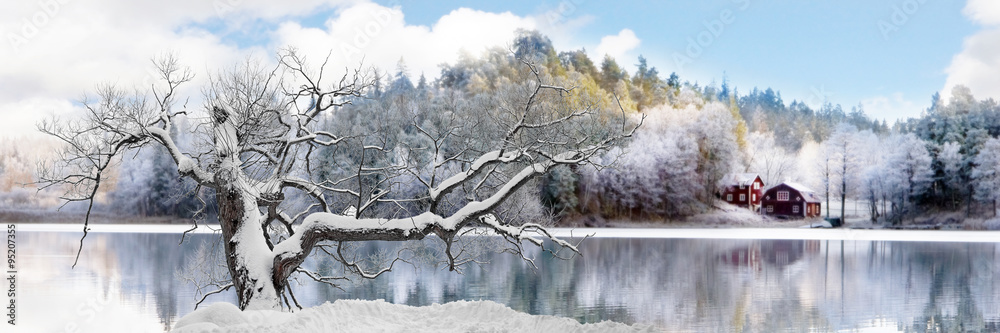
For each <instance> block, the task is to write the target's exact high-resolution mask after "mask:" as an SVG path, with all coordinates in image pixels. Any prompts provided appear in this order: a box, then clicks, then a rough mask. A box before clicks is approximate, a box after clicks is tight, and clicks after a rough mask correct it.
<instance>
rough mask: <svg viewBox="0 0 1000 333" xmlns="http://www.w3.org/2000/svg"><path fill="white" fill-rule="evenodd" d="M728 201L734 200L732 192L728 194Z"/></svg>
mask: <svg viewBox="0 0 1000 333" xmlns="http://www.w3.org/2000/svg"><path fill="white" fill-rule="evenodd" d="M726 201H729V202H732V201H733V195H732V194H726Z"/></svg>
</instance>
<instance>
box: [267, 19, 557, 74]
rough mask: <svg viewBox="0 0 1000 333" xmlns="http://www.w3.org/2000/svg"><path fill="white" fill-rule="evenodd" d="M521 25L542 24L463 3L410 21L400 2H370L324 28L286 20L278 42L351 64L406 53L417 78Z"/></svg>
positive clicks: (387, 64) (388, 60)
mask: <svg viewBox="0 0 1000 333" xmlns="http://www.w3.org/2000/svg"><path fill="white" fill-rule="evenodd" d="M519 28H522V29H537V28H538V22H537V19H536V18H534V17H519V16H517V15H514V14H511V13H509V12H505V13H487V12H483V11H477V10H472V9H468V8H460V9H456V10H454V11H452V12H451V13H448V14H447V15H445V16H443V17H441V18H440V19H439V20H438V21H437V22H435V23H434V24H433V25H432V26H423V25H408V24H406V21H405V18H404V16H403V13H402V11H401V10H400V8H398V7H396V8H387V7H383V6H380V5H377V4H371V3H365V4H357V5H355V6H352V7H350V8H346V9H344V10H343V11H341V12H339V13H337V16H336V17H332V18H330V19H329V20H328V21H327V22H326V23H325V25H324V28H323V29H317V28H308V27H303V26H301V25H300V24H298V23H297V22H286V23H284V24H282V25H281V27H280V28H279V29H278V31H277V33H276V37H275V40H274V44H275V46H280V45H289V46H293V47H296V48H298V49H300V50H302V51H303V52H305V53H306V54H307V55H310V57H312V58H320V59H322V57H325V56H326V55H327V53H329V54H330V62H331V63H336V64H346V65H348V66H357V64H358V63H359V62H360V61H362V60H364V62H365V64H366V65H374V66H377V67H380V68H383V69H386V70H395V66H396V63H397V61H398V60H399V59H400V58H403V59H404V60H405V62H406V64H407V67H408V69H409V74H410V76H411V78H412V79H414V80H415V79H416V77H419V75H420V74H421V73H423V74H425V75H426V76H427V77H428V78H434V77H436V76H437V75H438V73H439V72H440V68H439V67H438V66H439V65H440V64H442V63H446V62H447V63H454V62H455V61H457V60H458V59H459V56H460V54H462V53H463V52H466V53H468V54H471V55H474V56H478V55H479V54H481V53H482V52H483V51H485V50H486V49H488V48H490V47H506V46H508V45H509V44H510V42H511V40H513V38H514V33H515V31H516V30H517V29H519ZM340 70H343V68H341V69H340Z"/></svg>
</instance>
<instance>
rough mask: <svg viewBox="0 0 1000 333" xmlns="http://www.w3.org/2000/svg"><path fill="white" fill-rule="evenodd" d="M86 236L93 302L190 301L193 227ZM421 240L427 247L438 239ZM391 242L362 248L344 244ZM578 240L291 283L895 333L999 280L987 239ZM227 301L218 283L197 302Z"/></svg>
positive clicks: (632, 315)
mask: <svg viewBox="0 0 1000 333" xmlns="http://www.w3.org/2000/svg"><path fill="white" fill-rule="evenodd" d="M94 236H95V237H94V238H93V239H90V238H88V242H91V243H89V244H92V246H91V245H88V247H87V248H86V251H87V253H85V255H84V256H82V257H81V260H84V261H81V266H80V267H78V268H77V270H82V271H74V273H73V274H79V273H80V272H87V271H89V270H93V271H94V273H93V274H95V275H96V279H97V280H96V282H97V284H98V285H100V286H101V287H99V288H100V289H99V290H100V292H102V293H103V295H104V296H103V297H105V298H107V297H108V295H111V294H117V293H118V292H117V291H116V290H114V289H117V288H120V289H121V293H120V294H121V295H123V297H124V298H126V299H123V300H120V301H121V302H123V303H125V304H135V305H136V306H148V307H149V308H150V310H151V311H155V313H156V314H157V315H158V316H159V317H160V319H161V321H162V322H163V323H164V327H165V328H166V327H169V324H167V323H172V322H173V321H175V320H176V319H177V317H178V316H182V315H184V314H186V313H187V312H189V311H191V309H192V306H193V303H194V302H195V301H196V298H195V295H194V292H193V290H192V289H191V286H190V285H187V284H185V283H184V282H181V281H180V280H178V279H176V278H175V274H174V271H175V270H177V269H179V268H181V267H183V264H184V262H185V260H187V259H188V258H189V257H190V256H191V255H193V254H194V253H195V252H196V251H197V249H198V247H200V246H201V245H203V244H209V243H210V242H213V241H214V240H216V239H217V237H215V236H213V235H194V237H192V238H190V239H189V240H188V241H185V243H184V244H183V245H181V246H180V247H178V245H177V241H178V236H177V235H172V234H130V235H122V236H118V234H100V233H98V234H95V235H94ZM32 237H34V238H33V239H32V240H31V241H32V242H35V243H44V244H56V245H54V246H55V247H58V246H63V245H64V244H65V246H63V247H65V249H61V248H54V249H53V251H56V250H58V251H63V252H67V253H71V252H73V251H74V248H73V245H74V244H76V243H75V241H76V239H75V235H73V234H59V233H44V234H40V235H38V236H32ZM424 242H427V244H424V245H426V247H428V249H429V250H428V251H431V252H432V251H433V247H434V246H435V245H433V243H434V242H440V241H439V240H437V239H433V238H431V239H427V240H425V241H424ZM395 246H399V245H398V244H386V243H364V244H360V245H358V248H357V252H358V253H360V254H362V255H364V254H373V253H377V252H378V251H380V250H381V251H384V250H387V249H388V250H393V249H395ZM408 246H410V247H411V248H416V247H415V246H413V244H410V245H408ZM580 249H581V251H582V252H583V255H584V256H583V257H582V258H576V259H573V260H569V261H562V260H558V259H554V258H552V257H551V256H549V255H547V254H544V253H542V252H541V251H537V250H534V251H533V252H529V253H528V255H530V256H535V257H537V259H536V263H537V266H538V269H537V271H535V270H533V269H532V268H531V266H530V265H529V264H526V263H525V262H524V261H522V260H520V259H518V258H514V257H512V256H508V255H491V256H486V257H485V259H486V260H489V261H490V264H489V265H484V266H483V267H479V266H470V267H468V269H466V270H465V271H464V272H463V274H462V275H459V274H454V273H452V272H448V271H446V270H443V267H442V266H437V267H435V265H433V263H434V260H433V259H432V258H424V257H418V258H415V260H414V262H415V263H416V264H417V267H414V266H410V265H400V266H397V267H396V268H395V269H394V270H393V272H392V273H390V274H388V275H385V276H383V277H380V278H379V279H376V280H373V281H368V280H365V281H360V282H357V283H354V282H346V283H343V284H342V285H341V287H342V288H343V289H344V290H338V289H333V288H330V287H327V286H325V285H321V284H316V283H306V284H304V285H298V284H294V283H293V284H292V286H293V288H294V292H295V295H296V297H297V298H298V300H299V302H300V303H301V304H302V305H303V306H313V305H318V304H321V303H323V302H326V301H333V300H336V299H344V298H350V299H354V298H359V299H385V300H386V301H389V302H394V303H403V304H411V305H429V304H433V303H445V302H450V301H454V300H480V299H482V300H493V301H496V302H499V303H502V304H506V305H508V306H509V307H511V308H513V309H516V310H518V311H524V312H529V313H533V314H547V315H557V316H564V317H571V318H575V319H577V320H580V321H583V322H597V321H601V320H608V319H611V320H615V321H620V322H626V323H646V324H653V325H656V326H658V327H661V328H664V329H668V330H681V331H734V329H733V328H736V329H735V331H743V332H770V331H831V330H848V331H850V330H855V329H860V328H864V327H866V326H873V325H875V326H877V325H890V326H892V327H896V325H899V327H898V328H899V329H903V330H905V331H909V332H924V331H942V332H948V331H959V332H994V331H998V330H1000V315H998V314H1000V285H998V282H996V281H995V279H994V277H997V276H1000V265H998V262H997V257H996V253H997V251H998V247H997V244H993V243H987V244H975V243H968V244H965V243H958V244H949V243H915V242H867V241H857V242H853V241H845V242H841V241H801V240H782V241H766V240H760V241H757V240H688V239H608V238H593V239H588V240H587V241H586V242H584V243H583V245H582V246H581V248H580ZM741 253H742V254H741ZM841 253H843V254H842V255H841ZM740 258H743V259H742V260H741V259H740ZM305 266H306V267H310V268H314V269H316V270H317V271H319V272H328V273H336V272H331V270H336V269H342V268H341V267H340V266H339V265H336V264H334V263H333V262H332V261H329V259H327V260H326V261H324V260H323V259H318V260H317V259H310V260H309V261H307V262H306V264H305ZM65 269H68V266H67V267H66V268H65ZM88 274H90V273H88ZM118 284H120V287H119V286H118ZM234 299H235V297H234V295H232V293H231V292H230V293H227V294H223V295H216V296H213V297H212V298H210V300H209V302H212V301H231V302H232V301H233V300H234ZM113 301H117V300H113ZM873 318H882V319H884V320H885V321H884V322H876V323H872V322H871V320H872V319H873Z"/></svg>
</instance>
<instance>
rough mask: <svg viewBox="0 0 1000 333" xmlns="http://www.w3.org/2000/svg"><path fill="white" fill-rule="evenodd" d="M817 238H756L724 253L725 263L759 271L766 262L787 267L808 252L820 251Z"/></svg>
mask: <svg viewBox="0 0 1000 333" xmlns="http://www.w3.org/2000/svg"><path fill="white" fill-rule="evenodd" d="M819 248H820V242H819V241H817V240H797V239H796V240H756V241H753V242H751V243H750V244H748V245H746V246H739V247H736V248H733V249H732V250H730V251H729V252H726V253H724V254H722V256H721V259H722V262H723V263H726V264H729V265H733V266H737V267H747V268H750V269H751V270H755V271H759V270H761V269H762V268H763V267H764V265H765V264H769V265H773V267H779V268H780V267H785V266H788V265H790V264H792V263H794V262H795V261H797V260H799V259H801V258H802V257H804V256H805V255H806V254H815V253H819Z"/></svg>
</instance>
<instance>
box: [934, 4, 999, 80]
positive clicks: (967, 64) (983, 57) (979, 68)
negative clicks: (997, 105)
mask: <svg viewBox="0 0 1000 333" xmlns="http://www.w3.org/2000/svg"><path fill="white" fill-rule="evenodd" d="M962 12H963V13H964V14H965V15H966V16H967V17H969V19H971V20H972V21H973V22H976V23H978V24H980V25H982V30H980V31H978V32H976V33H975V34H973V35H972V36H969V37H966V38H965V41H964V42H963V43H962V51H961V52H959V53H958V54H956V55H954V56H953V57H952V59H951V64H949V65H948V68H946V69H945V73H947V74H948V78H947V79H946V80H945V85H944V88H943V89H942V90H941V95H942V97H943V98H944V99H945V100H948V98H949V97H950V95H951V90H952V88H953V87H954V86H956V85H959V84H961V85H965V86H967V87H969V88H971V89H972V91H973V92H975V93H976V94H977V96H980V98H986V97H992V98H1000V76H998V75H996V73H1000V2H997V1H993V0H969V2H968V3H967V4H966V6H965V9H964V10H963V11H962Z"/></svg>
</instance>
